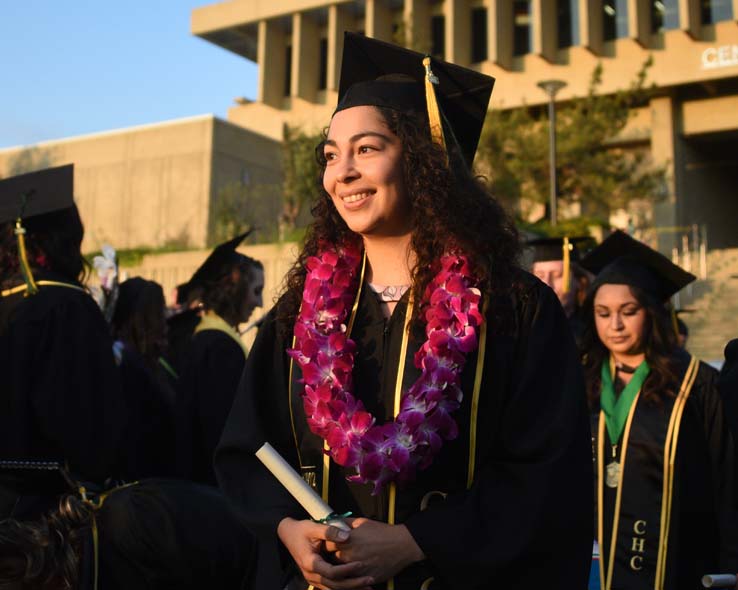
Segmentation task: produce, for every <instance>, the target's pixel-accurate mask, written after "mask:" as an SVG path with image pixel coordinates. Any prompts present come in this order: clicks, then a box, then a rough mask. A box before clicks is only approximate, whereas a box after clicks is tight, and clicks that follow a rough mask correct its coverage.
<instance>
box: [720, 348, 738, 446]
mask: <svg viewBox="0 0 738 590" xmlns="http://www.w3.org/2000/svg"><path fill="white" fill-rule="evenodd" d="M724 354H725V362H723V366H722V368H721V369H720V380H719V383H718V385H719V388H720V397H722V399H723V404H724V405H725V414H726V416H727V419H728V425H729V426H730V430H731V432H732V433H733V440H735V441H738V338H735V339H733V340H731V341H730V342H728V344H726V345H725V353H724Z"/></svg>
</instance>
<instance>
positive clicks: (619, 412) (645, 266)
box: [581, 232, 738, 590]
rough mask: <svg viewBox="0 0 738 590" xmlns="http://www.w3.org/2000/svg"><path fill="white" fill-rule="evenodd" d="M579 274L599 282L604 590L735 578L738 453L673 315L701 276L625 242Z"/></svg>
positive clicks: (588, 359) (589, 328)
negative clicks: (673, 306)
mask: <svg viewBox="0 0 738 590" xmlns="http://www.w3.org/2000/svg"><path fill="white" fill-rule="evenodd" d="M581 264H582V266H584V267H585V268H587V269H588V270H589V271H591V272H592V273H595V274H596V278H595V280H594V283H593V285H592V288H591V291H590V294H589V296H588V298H587V300H586V302H585V306H584V308H583V311H584V314H585V315H584V318H585V321H586V323H585V331H584V338H583V341H582V345H583V352H584V356H583V359H584V371H585V378H586V382H587V394H588V397H589V401H590V409H591V411H592V419H593V435H594V441H593V450H594V453H595V459H596V486H595V494H596V497H597V517H598V518H597V541H598V543H599V549H600V579H601V583H602V587H603V588H628V589H632V590H638V589H643V590H645V589H647V588H648V589H650V588H664V589H667V590H672V589H684V590H688V589H693V588H696V587H699V585H700V582H701V579H702V576H703V575H704V574H706V573H713V572H721V573H722V572H729V573H732V572H736V571H738V518H737V514H736V506H737V503H736V488H735V476H736V469H735V461H734V456H735V455H734V453H735V450H734V444H733V439H732V437H731V434H730V429H729V427H728V425H727V423H726V419H725V413H724V411H723V404H722V402H721V399H720V396H719V394H718V390H717V371H715V370H714V369H712V368H711V367H710V366H708V365H706V364H705V363H702V362H700V361H698V360H697V359H696V358H694V357H692V356H690V355H689V354H688V353H687V352H686V351H684V350H683V349H681V348H680V347H679V346H678V344H677V339H676V334H675V331H674V328H673V324H672V318H671V314H670V312H669V310H668V309H667V307H666V303H667V302H668V300H669V298H670V297H671V296H673V295H674V294H675V293H677V292H678V291H679V290H680V289H682V288H683V287H685V286H686V285H687V284H689V283H690V282H692V281H693V280H695V277H694V276H693V275H691V274H690V273H687V272H685V271H684V270H682V269H681V268H679V267H678V266H676V265H674V264H672V262H671V261H670V260H669V259H667V258H666V257H665V256H662V255H661V254H659V253H658V252H656V251H654V250H652V249H650V248H649V247H648V246H646V245H644V244H642V243H640V242H638V241H637V240H635V239H633V238H631V237H630V236H628V235H627V234H625V233H624V232H615V233H614V234H612V235H611V236H610V237H608V238H607V239H606V240H605V241H604V242H603V243H602V244H600V246H598V247H597V248H595V249H594V250H593V251H591V252H590V253H589V254H588V255H587V256H586V257H584V258H583V259H582V261H581Z"/></svg>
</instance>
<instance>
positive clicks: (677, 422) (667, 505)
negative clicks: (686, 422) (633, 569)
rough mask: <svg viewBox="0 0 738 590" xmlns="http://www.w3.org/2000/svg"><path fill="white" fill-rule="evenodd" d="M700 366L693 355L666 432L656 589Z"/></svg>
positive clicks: (660, 582)
mask: <svg viewBox="0 0 738 590" xmlns="http://www.w3.org/2000/svg"><path fill="white" fill-rule="evenodd" d="M698 368H699V361H698V360H697V359H696V358H695V357H692V358H691V359H690V361H689V366H688V367H687V372H686V373H685V374H684V380H683V381H682V385H681V387H680V388H679V395H678V396H677V399H676V402H674V408H673V409H672V411H671V419H670V420H669V429H668V431H667V433H666V444H665V445H664V483H663V486H664V487H663V496H662V501H661V529H660V531H659V553H658V558H657V560H656V585H655V587H656V590H662V589H663V587H664V582H665V580H666V556H667V553H668V545H669V526H670V524H671V505H672V496H673V493H674V461H675V459H676V449H677V442H678V439H679V430H680V426H681V421H682V414H683V413H684V406H685V405H686V403H687V398H688V397H689V394H690V393H691V391H692V386H693V385H694V382H695V379H696V378H697V370H698Z"/></svg>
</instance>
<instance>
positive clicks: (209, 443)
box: [176, 330, 246, 485]
mask: <svg viewBox="0 0 738 590" xmlns="http://www.w3.org/2000/svg"><path fill="white" fill-rule="evenodd" d="M245 362H246V358H245V354H244V350H243V348H242V347H241V346H239V345H238V343H237V342H235V341H234V339H233V338H232V337H231V336H229V335H228V334H225V333H224V332H221V331H220V330H203V331H201V332H197V333H196V334H195V335H194V336H193V337H192V341H191V342H190V346H189V348H188V349H187V352H186V354H185V357H184V361H183V367H182V372H181V373H180V379H179V383H180V386H179V396H178V398H177V409H176V430H177V436H176V438H177V449H176V453H177V472H178V475H179V476H180V477H184V478H186V479H189V480H192V481H196V482H200V483H205V484H210V485H216V480H215V473H214V471H213V455H214V454H215V448H216V447H217V445H218V441H219V440H220V435H221V433H222V432H223V426H224V425H225V423H226V419H227V418H228V413H229V412H230V410H231V405H232V403H233V397H234V396H235V394H236V388H237V386H238V382H239V380H240V379H241V374H242V373H243V367H244V364H245Z"/></svg>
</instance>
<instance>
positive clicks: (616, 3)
mask: <svg viewBox="0 0 738 590" xmlns="http://www.w3.org/2000/svg"><path fill="white" fill-rule="evenodd" d="M602 9H603V13H602V19H603V20H602V32H603V36H604V39H605V41H613V40H614V39H623V38H625V37H627V36H628V0H604V2H603V6H602Z"/></svg>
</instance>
